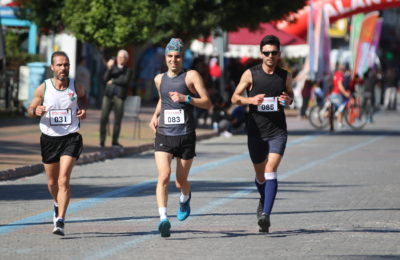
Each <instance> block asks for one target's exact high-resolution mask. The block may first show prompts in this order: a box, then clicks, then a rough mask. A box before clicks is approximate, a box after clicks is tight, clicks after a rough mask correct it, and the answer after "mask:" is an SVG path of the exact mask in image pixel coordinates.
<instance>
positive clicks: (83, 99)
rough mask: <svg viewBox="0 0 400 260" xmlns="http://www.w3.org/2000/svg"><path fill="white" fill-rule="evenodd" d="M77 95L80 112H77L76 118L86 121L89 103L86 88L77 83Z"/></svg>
mask: <svg viewBox="0 0 400 260" xmlns="http://www.w3.org/2000/svg"><path fill="white" fill-rule="evenodd" d="M76 94H77V95H78V107H79V109H78V112H76V116H77V117H78V118H79V119H85V118H86V110H87V105H88V101H87V96H86V91H85V88H84V87H83V86H82V85H81V84H79V83H76Z"/></svg>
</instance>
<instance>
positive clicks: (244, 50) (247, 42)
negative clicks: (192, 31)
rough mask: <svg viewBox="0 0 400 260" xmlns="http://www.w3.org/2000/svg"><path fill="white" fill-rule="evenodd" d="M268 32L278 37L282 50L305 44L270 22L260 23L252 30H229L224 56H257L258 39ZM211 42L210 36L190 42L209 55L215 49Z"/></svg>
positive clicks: (300, 39) (200, 51) (192, 46)
mask: <svg viewBox="0 0 400 260" xmlns="http://www.w3.org/2000/svg"><path fill="white" fill-rule="evenodd" d="M268 34H273V35H275V36H277V37H278V38H279V39H280V41H281V45H282V47H283V48H282V49H283V50H282V51H283V52H284V51H285V46H289V45H290V46H292V45H302V46H304V44H306V41H305V40H303V39H302V38H300V37H297V36H295V35H292V34H289V33H287V32H284V31H281V30H279V29H277V28H276V27H275V26H274V25H272V24H270V23H261V24H260V28H259V29H257V30H256V31H253V32H251V31H250V30H249V29H247V28H240V29H239V30H238V31H236V32H229V33H228V51H227V52H226V53H225V56H227V57H234V58H240V57H252V58H257V57H258V56H259V53H260V51H259V45H260V41H261V39H262V38H263V37H264V36H265V35H268ZM211 43H212V37H208V38H207V39H198V40H195V41H194V42H193V43H192V45H191V49H192V50H193V51H194V52H197V53H199V54H203V55H209V56H211V55H215V54H216V50H215V48H214V47H213V46H212V44H211Z"/></svg>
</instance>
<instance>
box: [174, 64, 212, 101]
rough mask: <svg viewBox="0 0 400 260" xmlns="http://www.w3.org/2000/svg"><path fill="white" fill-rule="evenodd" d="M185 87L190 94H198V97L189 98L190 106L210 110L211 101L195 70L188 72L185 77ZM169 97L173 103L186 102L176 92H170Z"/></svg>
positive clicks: (181, 95) (184, 97)
mask: <svg viewBox="0 0 400 260" xmlns="http://www.w3.org/2000/svg"><path fill="white" fill-rule="evenodd" d="M185 80H186V85H187V86H188V88H189V90H190V92H192V93H193V94H198V96H199V97H191V100H190V102H189V103H190V104H191V105H193V106H195V107H199V108H203V109H210V108H211V101H210V98H209V97H208V93H207V90H206V88H205V86H204V82H203V79H202V78H201V76H200V74H199V73H198V72H197V71H195V70H189V71H188V72H187V75H186V79H185ZM170 97H171V99H172V100H173V101H174V102H187V100H186V98H187V97H186V95H183V94H181V93H178V92H170Z"/></svg>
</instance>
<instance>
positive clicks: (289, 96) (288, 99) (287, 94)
mask: <svg viewBox="0 0 400 260" xmlns="http://www.w3.org/2000/svg"><path fill="white" fill-rule="evenodd" d="M292 82H293V78H292V74H291V73H290V72H288V74H287V77H286V91H284V92H282V94H281V95H280V96H279V101H281V102H282V101H285V104H289V105H291V104H292V103H293V99H294V94H293V88H292Z"/></svg>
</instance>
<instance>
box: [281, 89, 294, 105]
mask: <svg viewBox="0 0 400 260" xmlns="http://www.w3.org/2000/svg"><path fill="white" fill-rule="evenodd" d="M278 99H279V101H280V103H281V105H282V106H285V105H286V104H289V105H290V104H291V103H292V98H291V97H290V96H289V95H288V94H287V93H286V92H282V94H281V95H280V96H279V98H278Z"/></svg>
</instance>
